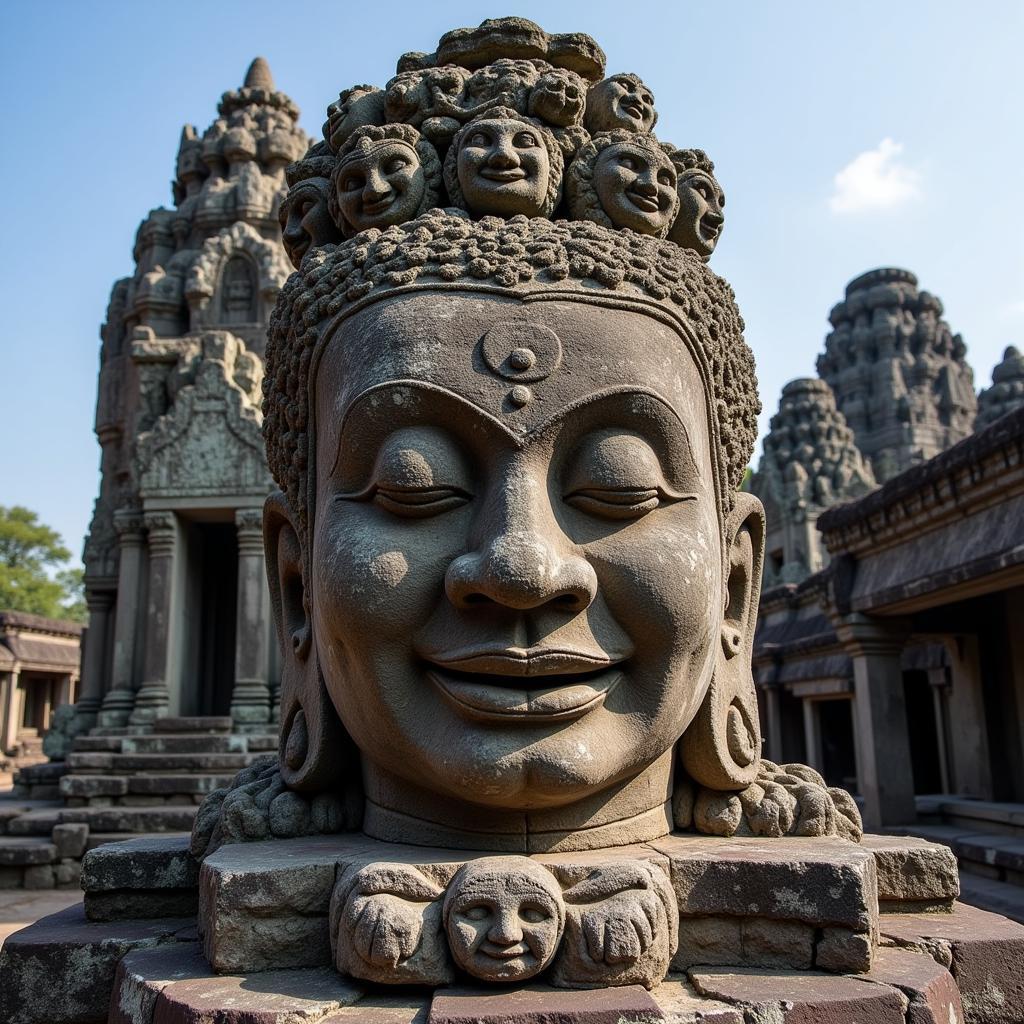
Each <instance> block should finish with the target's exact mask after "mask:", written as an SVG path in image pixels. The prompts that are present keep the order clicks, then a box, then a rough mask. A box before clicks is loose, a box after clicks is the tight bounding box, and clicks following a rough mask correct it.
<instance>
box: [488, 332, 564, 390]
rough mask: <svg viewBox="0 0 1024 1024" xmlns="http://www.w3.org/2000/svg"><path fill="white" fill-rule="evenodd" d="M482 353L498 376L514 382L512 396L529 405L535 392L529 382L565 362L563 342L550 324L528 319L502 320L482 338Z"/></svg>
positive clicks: (535, 380) (542, 376)
mask: <svg viewBox="0 0 1024 1024" xmlns="http://www.w3.org/2000/svg"><path fill="white" fill-rule="evenodd" d="M478 348H479V351H480V356H481V358H482V359H483V361H484V363H485V365H486V366H487V368H488V369H489V370H490V371H491V372H492V373H494V374H495V375H496V376H498V377H502V378H503V379H505V380H507V381H511V382H512V383H513V385H514V386H513V388H512V390H511V392H510V394H509V398H510V399H511V401H512V403H513V404H514V405H516V406H520V407H522V406H524V405H526V404H527V403H528V402H529V401H530V399H531V397H532V394H531V392H530V389H529V388H528V387H526V386H525V385H527V384H535V383H536V382H537V381H540V380H545V379H546V378H547V377H550V376H551V374H553V373H554V372H555V370H557V369H558V367H559V366H561V364H562V342H561V341H560V340H559V337H558V335H557V334H555V332H554V331H553V330H551V328H550V327H547V326H545V325H544V324H539V323H534V322H532V321H529V320H526V321H522V320H503V321H501V322H499V323H496V324H494V325H493V326H492V327H491V328H490V329H489V330H488V331H487V332H486V334H484V336H483V337H482V338H481V339H480V342H479V345H478Z"/></svg>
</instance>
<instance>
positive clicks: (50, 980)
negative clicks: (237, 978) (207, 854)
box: [0, 906, 188, 1024]
mask: <svg viewBox="0 0 1024 1024" xmlns="http://www.w3.org/2000/svg"><path fill="white" fill-rule="evenodd" d="M187 925H188V922H187V921H182V920H166V921H131V922H123V923H121V924H118V925H116V926H111V925H110V924H93V923H92V922H90V921H87V920H86V918H85V912H84V910H83V908H82V907H81V906H74V907H70V908H68V909H67V910H63V911H61V912H60V913H58V914H51V915H50V916H49V917H44V918H42V919H41V920H39V921H37V922H36V923H35V924H32V925H29V926H28V927H27V928H23V929H22V930H21V931H20V932H15V933H14V934H13V935H11V936H10V937H9V938H8V939H7V940H6V942H4V945H3V948H2V949H0V979H2V981H0V1020H3V1021H5V1022H7V1024H40V1022H41V1021H45V1022H46V1024H94V1022H97V1021H102V1020H104V1019H105V1018H106V1012H107V1004H108V1002H109V1000H110V993H111V989H112V987H113V984H114V974H115V971H116V968H117V963H118V961H119V960H120V959H121V957H122V956H124V955H125V954H126V953H127V952H129V951H130V950H133V949H140V948H145V947H149V946H157V945H160V944H161V943H165V942H174V941H175V934H176V933H177V932H178V931H180V930H181V929H182V928H184V927H186V926H187Z"/></svg>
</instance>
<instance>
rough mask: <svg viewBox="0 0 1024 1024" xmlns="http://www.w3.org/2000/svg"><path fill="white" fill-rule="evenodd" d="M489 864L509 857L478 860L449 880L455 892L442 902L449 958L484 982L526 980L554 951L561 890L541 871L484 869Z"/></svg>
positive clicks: (558, 932)
mask: <svg viewBox="0 0 1024 1024" xmlns="http://www.w3.org/2000/svg"><path fill="white" fill-rule="evenodd" d="M491 861H493V862H494V863H495V865H499V864H501V865H507V864H510V863H514V861H513V860H512V858H482V859H481V860H480V861H478V862H476V863H475V864H469V865H467V866H466V868H467V869H469V870H468V871H467V873H466V874H465V876H464V877H463V878H461V879H460V878H458V877H457V878H456V879H455V880H454V881H453V886H455V887H456V888H455V891H454V892H453V895H452V896H451V897H450V900H449V901H448V904H447V907H448V918H447V930H448V946H449V949H450V950H451V954H452V959H453V960H454V961H455V962H456V963H457V964H458V965H459V967H461V968H462V969H463V970H464V971H466V973H467V974H471V975H473V977H475V978H480V979H482V980H484V981H520V980H523V979H526V978H532V977H534V976H535V975H537V974H540V972H541V971H543V970H544V968H545V967H547V966H548V964H549V963H551V960H552V959H553V957H554V955H555V952H556V950H557V949H558V942H559V939H560V938H561V932H562V924H563V920H564V914H563V913H562V910H561V892H560V890H559V888H558V885H557V883H556V882H555V880H554V878H552V877H551V876H550V875H548V872H547V871H545V869H544V868H534V869H533V870H530V871H517V870H511V871H509V870H500V869H494V870H491V869H488V868H486V867H484V865H487V864H488V863H489V862H491ZM526 863H527V864H529V862H528V861H527V862H526ZM464 870H466V869H464ZM460 874H462V873H461V872H460ZM543 875H548V877H547V879H544V878H543V877H542V876H543Z"/></svg>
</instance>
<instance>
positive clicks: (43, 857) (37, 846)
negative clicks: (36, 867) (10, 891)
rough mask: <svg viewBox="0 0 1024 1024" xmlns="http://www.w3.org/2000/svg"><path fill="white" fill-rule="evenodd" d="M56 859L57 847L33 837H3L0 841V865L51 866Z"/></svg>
mask: <svg viewBox="0 0 1024 1024" xmlns="http://www.w3.org/2000/svg"><path fill="white" fill-rule="evenodd" d="M56 859H57V847H56V846H54V845H53V843H50V842H47V841H45V840H40V839H38V838H36V837H34V836H4V837H3V838H2V839H0V865H11V866H24V865H28V864H52V863H53V862H54V861H55V860H56Z"/></svg>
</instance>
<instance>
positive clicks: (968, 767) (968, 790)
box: [946, 635, 992, 800]
mask: <svg viewBox="0 0 1024 1024" xmlns="http://www.w3.org/2000/svg"><path fill="white" fill-rule="evenodd" d="M946 650H947V651H948V652H949V660H950V681H951V686H950V690H949V740H950V746H951V747H952V754H953V792H955V793H957V794H959V795H960V796H975V797H979V798H980V799H982V800H991V799H992V759H991V757H990V755H989V749H988V726H987V723H986V720H985V696H984V694H983V693H982V679H981V666H980V664H979V661H978V638H977V637H976V636H974V635H964V636H953V637H948V638H947V639H946Z"/></svg>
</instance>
